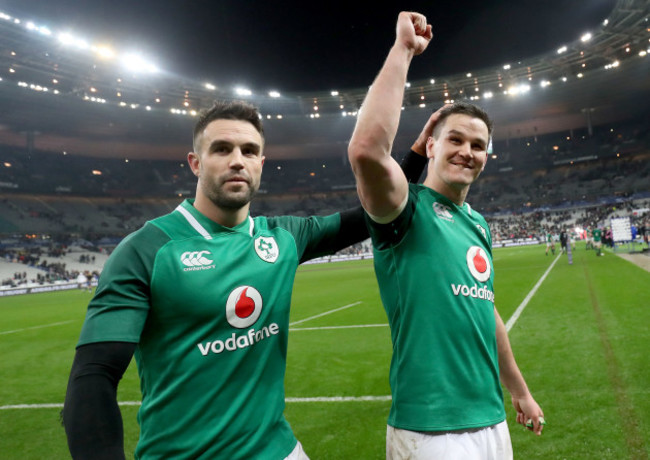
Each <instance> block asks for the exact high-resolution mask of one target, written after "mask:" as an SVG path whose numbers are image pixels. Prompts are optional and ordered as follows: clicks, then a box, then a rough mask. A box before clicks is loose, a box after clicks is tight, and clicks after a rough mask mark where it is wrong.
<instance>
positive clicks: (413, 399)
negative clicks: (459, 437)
mask: <svg viewBox="0 0 650 460" xmlns="http://www.w3.org/2000/svg"><path fill="white" fill-rule="evenodd" d="M366 221H367V223H368V227H369V230H370V234H371V237H372V242H373V251H374V256H375V261H374V263H375V273H376V276H377V281H378V284H379V290H380V295H381V300H382V303H383V305H384V309H385V310H386V313H387V316H388V321H389V323H390V328H391V337H392V342H393V357H392V360H391V366H390V386H391V392H392V405H391V410H390V415H389V418H388V424H389V425H391V426H394V427H396V428H402V429H408V430H413V431H450V430H461V429H469V428H479V427H485V426H491V425H494V424H496V423H499V422H502V421H503V420H505V410H504V406H503V394H502V391H501V385H500V382H499V365H498V354H497V343H496V321H495V316H494V293H493V280H494V274H493V271H494V270H493V266H492V260H491V259H492V251H491V244H492V241H491V235H490V231H489V227H488V225H487V223H486V221H485V219H483V217H482V216H481V215H480V214H478V213H477V212H476V211H473V210H472V209H471V208H470V206H469V205H468V204H467V203H465V204H464V205H463V206H460V207H459V206H457V205H456V204H454V203H453V202H452V201H450V200H448V199H447V198H445V197H444V196H443V195H440V194H439V193H436V192H435V191H433V190H431V189H430V188H428V187H425V186H422V185H417V184H411V185H409V200H408V204H407V206H406V208H405V210H404V211H403V212H402V213H401V215H400V216H399V217H398V218H397V219H395V220H394V221H393V222H391V223H389V224H385V225H382V224H377V223H376V222H373V221H372V220H371V219H370V218H369V217H367V218H366Z"/></svg>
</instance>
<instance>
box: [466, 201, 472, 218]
mask: <svg viewBox="0 0 650 460" xmlns="http://www.w3.org/2000/svg"><path fill="white" fill-rule="evenodd" d="M465 204H466V205H467V214H469V215H470V216H471V215H472V207H471V206H470V205H469V203H468V202H467V201H466V202H465Z"/></svg>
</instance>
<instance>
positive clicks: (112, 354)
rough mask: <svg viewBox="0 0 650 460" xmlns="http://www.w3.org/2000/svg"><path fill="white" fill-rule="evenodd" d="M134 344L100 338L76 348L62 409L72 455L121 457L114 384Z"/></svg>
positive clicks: (96, 459) (100, 459) (119, 417)
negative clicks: (106, 340) (100, 339)
mask: <svg viewBox="0 0 650 460" xmlns="http://www.w3.org/2000/svg"><path fill="white" fill-rule="evenodd" d="M135 346H136V345H135V344H134V343H127V342H99V343H91V344H88V345H83V346H81V347H79V348H77V351H76V354H75V358H74V362H73V364H72V370H71V371H70V378H69V380H68V389H67V391H66V395H65V404H64V405H63V411H62V417H63V425H64V427H65V433H66V436H67V438H68V448H69V449H70V454H71V455H72V458H74V459H81V460H83V459H93V460H103V459H106V460H109V459H123V458H124V433H123V428H122V414H121V413H120V409H119V407H118V405H117V384H118V382H119V381H120V379H121V378H122V375H123V374H124V372H125V371H126V369H127V367H128V366H129V363H130V362H131V357H132V356H133V352H134V350H135Z"/></svg>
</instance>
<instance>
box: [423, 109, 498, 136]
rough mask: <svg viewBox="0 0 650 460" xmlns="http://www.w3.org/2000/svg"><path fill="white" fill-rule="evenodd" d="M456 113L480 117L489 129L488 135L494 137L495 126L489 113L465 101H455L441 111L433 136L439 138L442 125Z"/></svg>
mask: <svg viewBox="0 0 650 460" xmlns="http://www.w3.org/2000/svg"><path fill="white" fill-rule="evenodd" d="M454 114H461V115H469V116H470V117H472V118H478V119H479V120H482V121H483V122H484V123H485V125H486V126H487V129H488V137H492V128H493V123H492V120H491V119H490V116H489V115H488V114H487V112H486V111H485V110H483V109H482V108H481V107H479V106H478V105H474V104H470V103H469V102H465V101H458V102H454V103H453V104H451V105H450V106H448V107H445V108H444V109H442V110H441V111H440V117H439V118H438V122H437V123H436V126H435V127H434V128H433V137H434V138H438V136H439V135H440V131H441V130H442V127H443V126H444V124H445V123H444V122H445V120H446V119H447V118H448V117H449V116H450V115H454Z"/></svg>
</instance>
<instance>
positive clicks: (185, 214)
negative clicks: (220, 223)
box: [176, 204, 255, 240]
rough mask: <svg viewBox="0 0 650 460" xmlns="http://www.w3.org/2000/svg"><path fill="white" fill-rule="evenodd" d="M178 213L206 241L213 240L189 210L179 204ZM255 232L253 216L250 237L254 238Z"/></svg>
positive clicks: (250, 221)
mask: <svg viewBox="0 0 650 460" xmlns="http://www.w3.org/2000/svg"><path fill="white" fill-rule="evenodd" d="M176 211H178V212H180V213H181V214H182V215H183V217H185V220H187V222H188V223H189V224H190V225H191V226H192V228H194V230H196V231H197V232H199V234H200V235H201V236H202V237H203V238H205V239H206V240H211V239H212V235H210V233H209V232H208V231H207V230H206V229H205V227H204V226H203V225H201V224H200V223H199V221H198V220H196V217H194V216H193V215H192V213H190V212H189V211H188V210H187V209H185V208H184V207H183V205H182V204H179V205H178V206H177V207H176ZM254 230H255V221H253V218H252V217H251V216H248V234H249V235H250V236H253V231H254Z"/></svg>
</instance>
